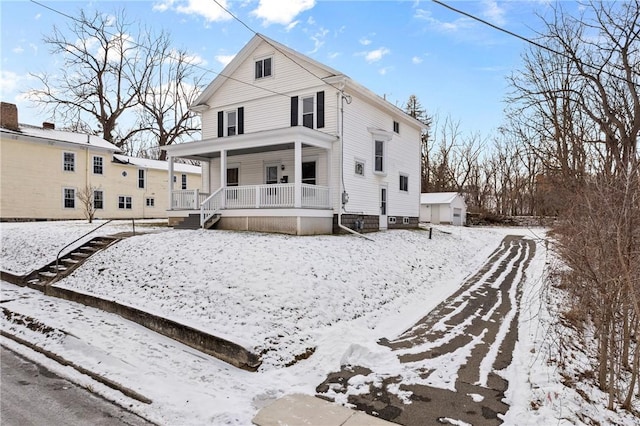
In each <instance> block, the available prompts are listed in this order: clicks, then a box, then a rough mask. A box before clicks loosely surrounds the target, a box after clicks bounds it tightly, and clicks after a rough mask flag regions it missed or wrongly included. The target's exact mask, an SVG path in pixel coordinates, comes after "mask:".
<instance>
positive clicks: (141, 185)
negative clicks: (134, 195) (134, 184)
mask: <svg viewBox="0 0 640 426" xmlns="http://www.w3.org/2000/svg"><path fill="white" fill-rule="evenodd" d="M138 188H141V189H143V188H144V169H138Z"/></svg>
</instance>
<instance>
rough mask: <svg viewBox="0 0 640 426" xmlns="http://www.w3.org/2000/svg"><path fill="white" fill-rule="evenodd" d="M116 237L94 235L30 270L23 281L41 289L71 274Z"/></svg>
mask: <svg viewBox="0 0 640 426" xmlns="http://www.w3.org/2000/svg"><path fill="white" fill-rule="evenodd" d="M120 239H121V238H118V237H107V236H103V237H96V238H93V239H92V240H90V241H88V242H86V243H84V244H83V245H82V246H80V247H78V248H76V249H73V250H72V251H71V252H70V253H67V254H64V255H63V256H61V257H60V258H59V259H58V264H57V265H56V261H55V260H54V261H52V262H50V263H49V264H48V265H46V266H43V267H42V268H40V269H38V270H35V271H33V272H31V273H30V274H28V275H26V276H25V277H24V278H23V280H22V281H23V282H24V283H26V285H27V286H28V287H31V288H35V289H38V290H41V289H42V288H43V287H44V286H46V285H47V284H50V283H52V282H53V281H57V280H59V279H62V278H64V277H66V276H67V275H69V274H71V273H72V272H73V271H74V270H75V269H76V268H77V267H79V266H80V265H82V264H83V263H84V262H85V261H86V260H87V259H88V258H89V256H91V255H92V254H94V253H97V252H98V251H100V250H104V249H105V248H107V247H108V246H110V245H111V244H113V243H115V242H117V241H119V240H120Z"/></svg>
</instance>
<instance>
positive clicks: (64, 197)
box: [62, 186, 77, 210]
mask: <svg viewBox="0 0 640 426" xmlns="http://www.w3.org/2000/svg"><path fill="white" fill-rule="evenodd" d="M67 191H72V193H73V198H71V201H73V206H71V207H67ZM76 192H77V191H76V188H74V187H71V186H65V187H63V188H62V208H63V209H64V210H73V209H75V208H76V195H77V194H76Z"/></svg>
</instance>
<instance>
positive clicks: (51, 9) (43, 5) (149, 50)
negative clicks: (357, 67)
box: [29, 0, 291, 98]
mask: <svg viewBox="0 0 640 426" xmlns="http://www.w3.org/2000/svg"><path fill="white" fill-rule="evenodd" d="M29 1H30V2H31V3H34V4H36V5H38V6H40V7H42V8H44V9H48V10H50V11H51V12H54V13H57V14H58V15H61V16H64V17H65V18H67V19H70V20H72V21H75V22H77V23H79V24H81V25H84V24H85V22H82V21H81V20H79V19H78V18H76V17H74V16H71V15H69V14H66V13H64V12H61V11H59V10H57V9H55V8H53V7H51V6H48V5H45V4H43V3H40V2H39V1H37V0H29ZM214 1H215V0H214ZM225 10H226V9H225ZM104 33H105V34H108V35H110V36H112V37H117V36H118V35H117V34H113V33H111V32H109V31H107V30H104ZM127 41H128V42H129V43H131V44H133V45H134V46H136V47H139V48H142V49H145V50H147V51H148V52H151V48H150V47H148V46H145V45H143V44H140V43H138V42H136V41H134V40H127ZM169 57H170V58H172V59H179V58H176V57H173V56H172V54H171V53H170V54H169ZM192 66H193V67H194V68H197V69H200V70H202V71H205V72H207V73H212V74H215V75H217V76H221V77H224V78H227V79H229V80H232V81H236V82H238V83H242V84H245V85H247V86H251V87H254V88H256V89H261V90H264V91H266V92H270V93H273V94H275V95H279V96H284V97H287V98H291V96H289V95H287V94H286V93H282V92H278V91H275V90H271V89H268V88H266V87H261V86H258V85H255V84H252V83H249V82H247V81H243V80H239V79H237V78H234V77H231V76H228V75H225V74H223V73H221V72H218V71H214V70H212V69H210V68H206V67H203V66H202V65H199V64H192Z"/></svg>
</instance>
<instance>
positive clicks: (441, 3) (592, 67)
mask: <svg viewBox="0 0 640 426" xmlns="http://www.w3.org/2000/svg"><path fill="white" fill-rule="evenodd" d="M431 1H432V2H433V3H436V4H438V5H440V6H442V7H444V8H446V9H449V10H451V11H453V12H455V13H458V14H460V15H463V16H466V17H467V18H470V19H473V20H474V21H478V22H480V23H481V24H484V25H487V26H489V27H491V28H493V29H495V30H498V31H500V32H503V33H505V34H508V35H510V36H512V37H515V38H517V39H520V40H522V41H524V42H526V43H528V44H531V45H533V46H536V47H538V48H540V49H543V50H546V51H548V52H551V53H553V54H554V55H558V56H562V57H564V58H567V59H569V60H570V61H574V62H576V63H578V64H580V66H581V67H585V68H591V69H594V70H596V71H598V72H601V73H603V74H606V75H608V76H609V77H612V78H615V79H618V80H622V81H624V82H625V83H627V84H632V82H630V81H629V80H628V79H627V78H626V77H620V76H619V75H616V74H613V73H611V72H609V71H606V70H604V69H601V68H599V67H597V66H596V65H592V64H587V63H584V62H583V61H582V60H580V59H579V58H577V57H572V56H571V55H569V54H567V53H564V52H559V51H557V50H555V49H552V48H551V47H549V46H545V45H543V44H540V43H538V42H536V41H534V40H531V39H529V38H527V37H524V36H521V35H520V34H517V33H514V32H513V31H509V30H507V29H505V28H502V27H499V26H497V25H495V24H492V23H491V22H489V21H485V20H484V19H482V18H479V17H477V16H475V15H472V14H470V13H467V12H465V11H463V10H460V9H456V8H455V7H453V6H450V5H448V4H446V3H444V2H442V1H440V0H431Z"/></svg>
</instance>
